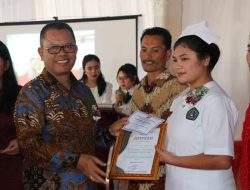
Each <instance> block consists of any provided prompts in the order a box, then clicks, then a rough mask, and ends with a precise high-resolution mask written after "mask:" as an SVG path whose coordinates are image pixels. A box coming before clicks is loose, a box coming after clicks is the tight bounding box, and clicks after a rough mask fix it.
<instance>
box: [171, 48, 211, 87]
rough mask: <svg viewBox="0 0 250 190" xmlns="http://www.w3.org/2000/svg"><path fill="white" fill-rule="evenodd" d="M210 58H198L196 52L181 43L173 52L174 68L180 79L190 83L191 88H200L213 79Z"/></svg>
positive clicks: (184, 82) (182, 81) (181, 81)
mask: <svg viewBox="0 0 250 190" xmlns="http://www.w3.org/2000/svg"><path fill="white" fill-rule="evenodd" d="M209 61H210V58H209V57H207V58H205V59H202V60H200V59H198V57H197V54H196V52H194V51H192V50H190V49H189V48H188V47H187V46H185V45H183V44H181V45H179V46H177V47H176V48H175V50H174V53H173V63H174V64H173V69H174V72H175V73H176V76H177V78H178V81H179V82H180V83H183V84H189V85H190V87H191V89H194V88H198V87H200V86H202V85H204V84H205V83H207V82H209V81H210V80H212V78H211V75H210V72H209V71H208V64H209Z"/></svg>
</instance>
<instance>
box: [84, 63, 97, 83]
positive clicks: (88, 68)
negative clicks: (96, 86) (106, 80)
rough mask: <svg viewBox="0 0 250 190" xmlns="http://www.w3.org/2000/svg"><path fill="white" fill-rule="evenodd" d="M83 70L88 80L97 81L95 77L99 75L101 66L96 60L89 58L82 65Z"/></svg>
mask: <svg viewBox="0 0 250 190" xmlns="http://www.w3.org/2000/svg"><path fill="white" fill-rule="evenodd" d="M84 72H85V74H86V75H87V77H88V79H87V80H88V81H94V82H96V81H97V78H98V77H99V75H100V74H101V68H100V63H98V62H97V61H95V60H94V59H93V60H90V61H88V62H87V63H86V64H85V67H84Z"/></svg>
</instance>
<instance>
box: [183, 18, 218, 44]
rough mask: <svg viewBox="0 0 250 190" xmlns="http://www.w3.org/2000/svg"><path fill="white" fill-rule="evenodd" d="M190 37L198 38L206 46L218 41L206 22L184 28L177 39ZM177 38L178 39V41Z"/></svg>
mask: <svg viewBox="0 0 250 190" xmlns="http://www.w3.org/2000/svg"><path fill="white" fill-rule="evenodd" d="M190 35H195V36H198V37H200V38H201V39H202V40H204V41H205V42H207V43H208V44H211V43H214V42H215V41H217V40H218V39H219V36H217V35H216V34H215V33H213V32H212V31H211V30H210V29H209V28H208V25H207V22H206V21H202V22H200V23H197V24H194V25H190V26H188V27H186V28H185V29H184V30H183V31H182V33H181V35H180V36H179V38H181V37H184V36H190ZM179 38H178V39H179Z"/></svg>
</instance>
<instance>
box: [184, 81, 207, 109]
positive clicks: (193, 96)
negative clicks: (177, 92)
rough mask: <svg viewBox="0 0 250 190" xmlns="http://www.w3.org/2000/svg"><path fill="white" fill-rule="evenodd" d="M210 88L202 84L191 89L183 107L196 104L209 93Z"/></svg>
mask: <svg viewBox="0 0 250 190" xmlns="http://www.w3.org/2000/svg"><path fill="white" fill-rule="evenodd" d="M207 92H208V88H207V87H205V86H201V87H200V88H197V89H194V90H191V91H189V92H188V93H187V96H186V98H185V102H184V105H183V107H188V105H190V104H192V105H195V104H196V103H197V102H198V101H200V100H201V99H202V97H203V96H204V95H205V94H207Z"/></svg>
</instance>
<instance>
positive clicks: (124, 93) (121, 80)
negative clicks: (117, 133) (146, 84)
mask: <svg viewBox="0 0 250 190" xmlns="http://www.w3.org/2000/svg"><path fill="white" fill-rule="evenodd" d="M116 78H117V82H118V84H119V89H118V90H116V93H115V105H116V108H117V111H118V112H121V113H123V114H125V115H130V113H131V97H132V95H133V92H134V89H135V85H137V84H138V83H139V78H138V76H137V69H136V67H135V66H134V65H132V64H130V63H126V64H124V65H122V66H121V67H120V68H119V69H118V71H117V76H116Z"/></svg>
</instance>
